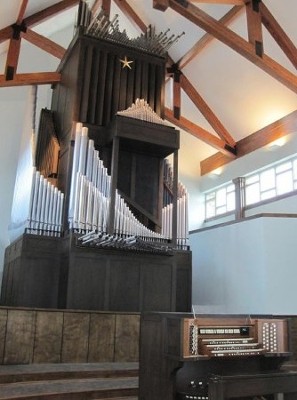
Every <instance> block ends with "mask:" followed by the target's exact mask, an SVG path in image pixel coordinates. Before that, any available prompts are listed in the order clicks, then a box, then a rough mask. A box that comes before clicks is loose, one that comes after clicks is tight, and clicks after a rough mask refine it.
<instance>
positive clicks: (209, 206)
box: [205, 201, 215, 218]
mask: <svg viewBox="0 0 297 400" xmlns="http://www.w3.org/2000/svg"><path fill="white" fill-rule="evenodd" d="M205 214H206V215H205V216H206V218H211V217H214V216H215V203H214V201H209V202H207V203H206V212H205Z"/></svg>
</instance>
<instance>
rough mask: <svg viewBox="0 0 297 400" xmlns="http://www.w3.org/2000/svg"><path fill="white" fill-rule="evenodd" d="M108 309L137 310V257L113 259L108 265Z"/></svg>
mask: <svg viewBox="0 0 297 400" xmlns="http://www.w3.org/2000/svg"><path fill="white" fill-rule="evenodd" d="M110 269H111V270H110V282H109V298H110V302H109V309H110V310H114V311H124V310H129V311H138V310H139V282H140V268H139V261H138V262H137V259H136V260H135V261H133V260H132V259H131V258H130V257H129V258H125V257H123V258H122V259H121V260H120V259H118V258H117V259H115V260H114V261H113V262H112V264H111V266H110Z"/></svg>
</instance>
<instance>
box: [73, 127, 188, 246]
mask: <svg viewBox="0 0 297 400" xmlns="http://www.w3.org/2000/svg"><path fill="white" fill-rule="evenodd" d="M165 165H166V168H165V169H164V170H165V174H167V175H168V176H167V177H166V179H167V180H168V182H169V183H168V185H169V186H170V185H171V180H172V179H173V175H172V168H171V167H170V165H169V163H168V161H167V160H166V162H165ZM169 200H170V199H168V201H167V204H165V206H164V207H163V210H162V230H161V233H158V232H155V231H153V230H151V229H149V228H147V227H146V226H145V225H143V224H142V223H140V222H139V221H138V219H137V218H136V217H135V215H134V214H133V212H132V211H131V209H130V208H129V205H128V204H127V203H126V201H125V200H124V198H123V197H122V196H121V194H120V193H119V191H118V190H116V191H115V198H114V205H115V206H114V226H113V231H112V232H109V231H108V222H109V215H110V204H111V176H110V175H109V174H108V171H107V168H105V167H104V165H103V162H102V160H101V159H100V154H99V151H98V150H96V149H95V147H94V142H93V140H90V139H89V138H88V129H87V128H85V127H83V126H82V124H80V123H77V125H76V134H75V145H74V152H73V169H72V180H71V189H70V199H69V215H68V220H69V227H70V229H72V230H74V231H76V232H78V233H81V234H82V236H81V237H80V243H81V244H83V245H86V244H92V245H96V246H101V247H106V246H113V247H117V246H121V247H131V246H132V244H133V246H134V245H135V244H136V243H137V245H138V246H139V247H141V246H144V243H145V246H148V243H149V242H158V243H159V244H160V243H161V244H162V243H169V241H170V240H171V238H172V218H173V217H172V215H173V205H172V201H171V202H170V201H169ZM187 202H188V194H187V191H186V189H185V188H184V186H183V185H182V184H181V183H179V190H178V201H177V214H178V229H177V244H178V246H179V247H182V248H184V247H185V246H187V242H188V231H187V229H188V228H187V227H188V224H187V222H186V221H185V218H186V217H187ZM107 231H108V232H109V233H108V234H107Z"/></svg>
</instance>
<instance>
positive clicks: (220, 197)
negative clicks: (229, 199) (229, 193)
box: [217, 188, 226, 207]
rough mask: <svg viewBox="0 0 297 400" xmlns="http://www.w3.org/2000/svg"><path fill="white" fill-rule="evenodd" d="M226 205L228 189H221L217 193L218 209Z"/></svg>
mask: <svg viewBox="0 0 297 400" xmlns="http://www.w3.org/2000/svg"><path fill="white" fill-rule="evenodd" d="M225 204H226V188H222V189H219V190H218V191H217V207H220V206H223V205H225Z"/></svg>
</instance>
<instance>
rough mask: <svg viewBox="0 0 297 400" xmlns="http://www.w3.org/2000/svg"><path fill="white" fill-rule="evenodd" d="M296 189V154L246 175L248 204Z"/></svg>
mask: <svg viewBox="0 0 297 400" xmlns="http://www.w3.org/2000/svg"><path fill="white" fill-rule="evenodd" d="M296 189H297V158H296V156H295V157H294V158H292V159H290V160H286V161H282V162H280V163H278V164H275V165H274V166H272V167H269V168H266V169H264V170H262V171H260V172H257V173H255V174H252V175H249V176H248V177H246V180H245V196H246V205H247V206H248V205H250V204H255V203H258V202H259V201H263V200H267V199H271V198H274V197H276V196H280V195H282V194H286V193H289V192H292V191H293V190H296Z"/></svg>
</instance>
